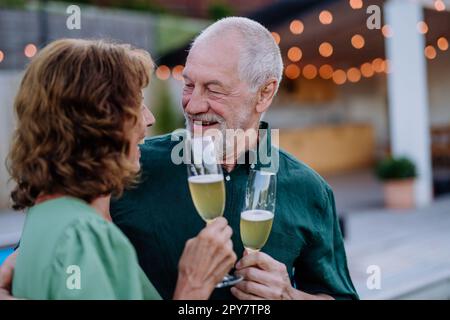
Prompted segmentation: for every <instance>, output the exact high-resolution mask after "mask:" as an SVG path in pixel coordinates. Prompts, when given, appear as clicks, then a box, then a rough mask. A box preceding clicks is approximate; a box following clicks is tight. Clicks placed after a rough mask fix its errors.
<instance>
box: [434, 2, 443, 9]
mask: <svg viewBox="0 0 450 320" xmlns="http://www.w3.org/2000/svg"><path fill="white" fill-rule="evenodd" d="M434 8H435V9H436V10H437V11H444V10H445V3H444V1H442V0H437V1H435V2H434Z"/></svg>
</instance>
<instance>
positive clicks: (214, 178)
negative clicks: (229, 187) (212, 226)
mask: <svg viewBox="0 0 450 320" xmlns="http://www.w3.org/2000/svg"><path fill="white" fill-rule="evenodd" d="M188 182H189V190H190V191H191V197H192V201H193V202H194V206H195V209H197V212H198V214H199V215H200V216H201V217H202V219H203V220H205V221H206V222H210V221H212V220H214V219H215V218H217V217H220V216H221V215H223V211H224V209H225V184H224V182H223V175H221V174H206V175H201V176H191V177H189V179H188Z"/></svg>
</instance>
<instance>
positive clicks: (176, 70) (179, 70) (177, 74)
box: [172, 65, 184, 81]
mask: <svg viewBox="0 0 450 320" xmlns="http://www.w3.org/2000/svg"><path fill="white" fill-rule="evenodd" d="M183 70H184V66H182V65H177V66H175V67H173V69H172V76H173V78H174V79H176V80H180V81H183Z"/></svg>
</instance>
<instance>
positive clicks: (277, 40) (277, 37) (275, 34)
mask: <svg viewBox="0 0 450 320" xmlns="http://www.w3.org/2000/svg"><path fill="white" fill-rule="evenodd" d="M271 33H272V37H273V39H274V40H275V42H276V43H277V44H280V40H281V38H280V35H279V34H278V32H271Z"/></svg>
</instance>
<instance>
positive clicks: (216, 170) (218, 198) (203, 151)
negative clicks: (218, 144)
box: [187, 136, 243, 288]
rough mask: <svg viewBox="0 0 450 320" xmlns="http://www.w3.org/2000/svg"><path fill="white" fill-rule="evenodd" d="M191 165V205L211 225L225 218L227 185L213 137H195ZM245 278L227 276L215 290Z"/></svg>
mask: <svg viewBox="0 0 450 320" xmlns="http://www.w3.org/2000/svg"><path fill="white" fill-rule="evenodd" d="M189 143H190V149H191V159H190V160H191V161H190V162H189V163H188V165H187V169H188V184H189V190H190V193H191V197H192V201H193V203H194V206H195V209H196V210H197V213H198V214H199V215H200V217H201V218H202V219H203V220H204V221H205V222H206V223H211V222H212V221H214V219H216V218H218V217H221V216H223V212H224V210H225V183H224V181H223V180H224V179H223V172H222V166H221V165H220V164H219V163H218V161H217V158H216V155H217V153H216V151H215V146H214V142H213V140H212V137H210V136H204V137H195V138H192V139H190V140H189ZM242 279H243V278H242V277H240V276H239V277H238V276H234V275H229V274H227V275H226V276H225V277H224V278H223V280H222V281H221V282H220V283H218V284H217V285H216V288H223V287H227V286H232V285H235V284H236V283H238V282H240V281H241V280H242Z"/></svg>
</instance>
